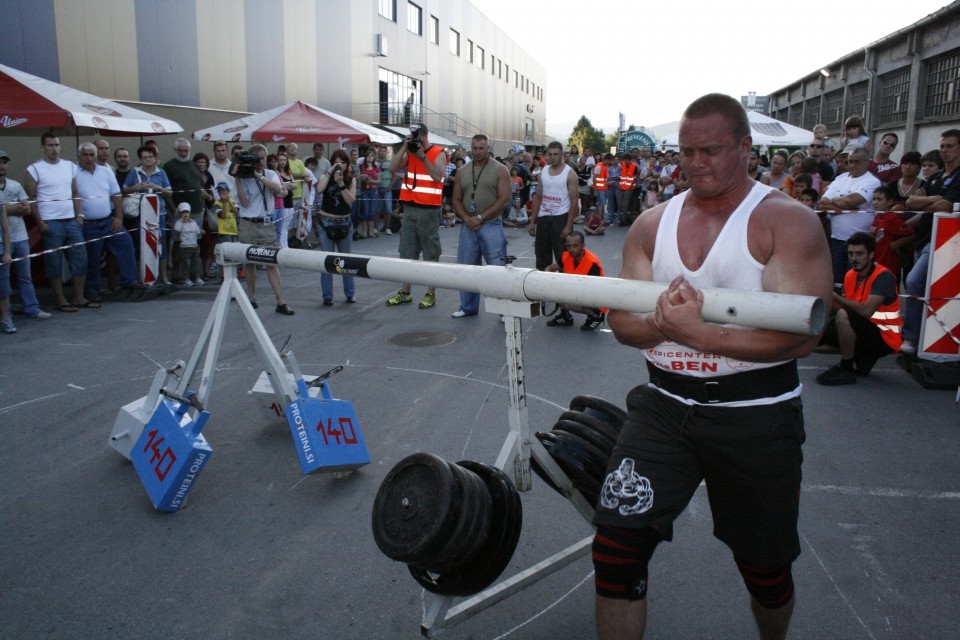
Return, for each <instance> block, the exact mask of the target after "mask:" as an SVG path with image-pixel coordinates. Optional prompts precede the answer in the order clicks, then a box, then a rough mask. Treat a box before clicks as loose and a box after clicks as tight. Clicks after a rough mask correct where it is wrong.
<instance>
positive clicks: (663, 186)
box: [660, 176, 675, 202]
mask: <svg viewBox="0 0 960 640" xmlns="http://www.w3.org/2000/svg"><path fill="white" fill-rule="evenodd" d="M674 189H675V187H674V186H673V180H671V179H670V178H669V177H668V176H660V193H661V194H662V195H661V197H660V201H661V202H666V201H667V200H669V199H670V198H672V197H673V192H674Z"/></svg>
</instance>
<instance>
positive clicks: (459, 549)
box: [410, 463, 492, 574]
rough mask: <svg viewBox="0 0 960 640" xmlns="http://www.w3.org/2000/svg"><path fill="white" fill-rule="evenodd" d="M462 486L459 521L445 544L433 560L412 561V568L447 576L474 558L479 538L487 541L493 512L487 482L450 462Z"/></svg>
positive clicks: (433, 556) (430, 558)
mask: <svg viewBox="0 0 960 640" xmlns="http://www.w3.org/2000/svg"><path fill="white" fill-rule="evenodd" d="M448 464H449V465H450V468H451V470H452V471H453V474H454V475H455V476H456V477H457V479H458V481H459V484H460V486H461V494H462V496H463V500H462V501H461V504H460V513H461V515H460V520H459V522H458V524H457V527H456V528H455V529H454V530H453V531H452V532H451V534H450V537H449V538H448V539H447V540H446V541H445V545H444V546H443V547H442V548H440V549H438V550H437V551H436V552H435V553H434V554H433V555H432V557H429V558H425V559H423V560H422V561H418V562H412V563H410V564H412V565H413V566H416V567H418V568H422V569H426V570H428V571H430V572H431V573H440V574H443V573H448V572H451V571H455V570H456V569H457V568H458V567H459V566H460V565H462V564H465V563H466V562H467V561H468V560H469V559H471V556H470V553H471V552H472V553H474V554H475V553H476V551H477V547H479V546H480V544H477V538H478V537H479V538H480V541H479V542H480V543H482V542H483V541H484V540H486V537H487V534H488V533H489V531H490V511H491V510H492V506H491V498H490V492H489V491H487V487H486V485H485V484H484V482H483V481H482V480H481V479H480V478H479V477H477V475H476V474H475V473H473V472H472V471H469V470H467V469H466V468H464V467H462V466H460V465H459V464H454V463H448Z"/></svg>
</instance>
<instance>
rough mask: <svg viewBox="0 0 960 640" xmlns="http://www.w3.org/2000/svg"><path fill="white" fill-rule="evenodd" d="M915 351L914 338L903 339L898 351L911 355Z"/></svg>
mask: <svg viewBox="0 0 960 640" xmlns="http://www.w3.org/2000/svg"><path fill="white" fill-rule="evenodd" d="M916 352H917V342H916V340H904V341H903V344H901V345H900V353H906V354H908V355H911V356H912V355H913V354H915V353H916Z"/></svg>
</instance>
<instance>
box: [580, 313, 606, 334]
mask: <svg viewBox="0 0 960 640" xmlns="http://www.w3.org/2000/svg"><path fill="white" fill-rule="evenodd" d="M603 317H604V316H603V313H591V314H590V315H588V316H587V319H586V321H585V322H584V323H583V324H582V325H580V331H593V330H594V329H596V328H597V327H599V326H600V325H602V324H603Z"/></svg>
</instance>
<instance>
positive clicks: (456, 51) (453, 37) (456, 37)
mask: <svg viewBox="0 0 960 640" xmlns="http://www.w3.org/2000/svg"><path fill="white" fill-rule="evenodd" d="M450 53H452V54H453V55H455V56H459V55H460V32H459V31H456V30H455V29H450Z"/></svg>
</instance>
